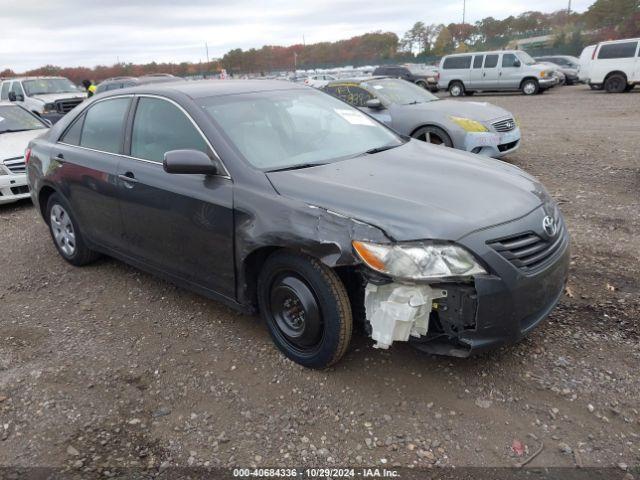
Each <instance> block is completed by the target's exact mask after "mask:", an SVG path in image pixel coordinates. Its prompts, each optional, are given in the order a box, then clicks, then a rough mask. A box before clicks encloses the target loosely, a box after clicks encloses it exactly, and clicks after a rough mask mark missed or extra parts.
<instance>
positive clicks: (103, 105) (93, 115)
mask: <svg viewBox="0 0 640 480" xmlns="http://www.w3.org/2000/svg"><path fill="white" fill-rule="evenodd" d="M130 102H131V99H130V98H129V97H125V98H114V99H109V100H103V101H101V102H98V103H96V104H94V105H93V106H92V107H90V108H89V110H88V111H87V113H86V114H85V119H84V126H83V128H82V135H81V137H80V146H82V147H86V148H92V149H94V150H99V151H101V152H108V153H121V152H122V140H123V134H124V119H125V117H126V115H127V110H128V109H129V103H130Z"/></svg>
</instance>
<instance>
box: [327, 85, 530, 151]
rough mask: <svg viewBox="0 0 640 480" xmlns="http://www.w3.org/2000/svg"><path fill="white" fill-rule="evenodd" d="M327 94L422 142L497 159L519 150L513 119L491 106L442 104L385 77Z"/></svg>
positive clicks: (333, 87)
mask: <svg viewBox="0 0 640 480" xmlns="http://www.w3.org/2000/svg"><path fill="white" fill-rule="evenodd" d="M324 90H325V91H326V92H327V93H329V94H331V95H333V96H335V97H338V98H340V99H342V100H344V101H345V102H347V103H349V104H351V105H353V106H355V107H358V108H360V109H361V110H362V111H364V112H366V113H368V114H369V115H371V116H372V117H374V118H376V119H377V120H379V121H380V122H382V123H384V124H386V125H388V126H389V127H391V128H392V129H394V130H395V131H397V132H398V133H401V134H403V135H407V136H411V137H413V138H417V139H419V140H424V141H427V142H430V143H435V144H441V145H444V146H447V147H453V148H457V149H460V150H465V151H468V152H472V153H478V154H481V155H487V156H490V157H494V158H498V157H502V156H504V155H507V154H509V153H511V152H513V151H515V150H516V149H517V148H518V147H519V146H520V129H519V127H518V124H517V122H516V120H515V118H514V116H513V115H512V114H511V113H510V112H509V111H507V110H505V109H503V108H500V107H497V106H495V105H492V104H490V103H487V102H463V101H459V100H440V99H439V98H438V97H436V96H435V95H433V94H431V93H429V92H428V91H426V90H424V89H422V88H420V87H417V86H416V85H414V84H412V83H410V82H406V81H404V80H399V79H395V78H386V77H368V78H358V79H350V80H338V81H335V82H330V83H329V84H328V85H327V86H325V87H324Z"/></svg>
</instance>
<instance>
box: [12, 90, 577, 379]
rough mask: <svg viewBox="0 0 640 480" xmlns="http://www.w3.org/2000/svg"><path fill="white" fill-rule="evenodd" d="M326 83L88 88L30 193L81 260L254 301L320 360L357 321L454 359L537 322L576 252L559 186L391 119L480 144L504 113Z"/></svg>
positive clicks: (69, 253)
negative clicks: (438, 128)
mask: <svg viewBox="0 0 640 480" xmlns="http://www.w3.org/2000/svg"><path fill="white" fill-rule="evenodd" d="M345 86H348V87H349V88H353V90H349V91H348V92H350V93H348V95H347V96H344V95H343V94H344V93H345V92H346V91H345V92H343V91H342V90H340V88H341V87H345ZM327 88H329V89H331V88H334V91H332V92H331V91H330V93H333V94H334V95H336V96H337V97H339V98H342V99H343V100H344V101H342V100H340V99H339V98H334V97H332V96H331V95H328V94H327V93H324V92H321V91H318V90H316V89H312V88H308V87H306V86H303V85H297V84H294V83H288V82H281V81H266V80H265V81H257V80H254V81H251V80H247V81H243V80H238V81H233V82H224V81H199V82H174V83H171V84H169V83H165V84H148V85H140V86H137V87H134V88H129V89H126V90H116V91H112V92H106V93H104V94H101V95H97V96H94V97H92V98H91V99H89V100H88V101H87V102H84V103H82V104H81V105H79V106H78V107H77V108H75V109H74V110H72V111H71V112H70V113H69V114H68V115H67V116H65V117H64V118H63V119H62V120H61V121H60V122H58V123H56V124H55V125H54V126H53V127H52V128H51V129H49V130H48V131H47V132H46V133H45V134H44V135H42V136H39V137H37V138H35V139H33V140H31V142H30V143H29V146H28V149H27V151H26V157H25V161H26V162H27V174H28V182H29V186H30V187H31V197H32V200H33V203H34V205H35V206H36V208H37V209H38V211H39V212H40V214H41V215H42V218H43V219H44V221H45V223H46V224H47V226H48V228H49V229H50V233H51V238H52V241H53V244H54V245H55V247H56V249H57V250H58V252H59V254H60V255H61V257H62V258H64V259H65V260H66V261H68V262H69V263H71V264H73V265H77V266H81V265H85V264H88V263H90V262H92V261H94V260H95V259H97V258H98V257H99V256H100V255H105V254H106V255H110V256H113V257H115V258H119V259H121V260H122V261H125V262H127V263H130V264H132V265H134V266H136V267H138V268H141V269H144V270H148V271H150V272H152V273H155V274H158V275H161V276H163V277H164V278H167V279H169V280H171V281H173V282H175V283H177V284H179V285H182V286H184V287H187V288H190V289H193V290H195V291H197V292H199V293H201V294H203V295H206V296H209V297H211V298H214V299H217V300H219V301H222V302H225V303H226V304H228V305H230V306H232V307H234V308H237V309H239V310H241V311H244V312H250V313H251V312H259V313H260V315H261V316H262V318H263V319H264V322H265V323H266V325H267V327H268V329H269V332H270V334H271V336H272V338H273V341H274V343H275V344H276V345H277V347H278V348H279V349H280V350H281V351H282V352H283V353H284V354H285V355H286V356H287V357H289V358H290V359H292V360H293V361H295V362H298V363H299V364H301V365H304V366H306V367H311V368H324V367H327V366H329V365H332V364H334V363H336V362H337V361H338V360H339V359H340V358H341V357H342V355H343V354H344V353H345V352H346V350H347V348H348V346H349V342H350V338H351V333H352V330H353V328H354V324H356V325H361V326H362V330H363V331H365V332H367V333H368V334H369V335H370V337H371V338H372V340H373V341H374V342H375V346H376V347H378V348H389V347H390V346H391V345H392V344H393V343H394V342H400V341H401V342H410V343H411V344H412V345H415V346H416V347H417V348H420V349H422V350H425V351H428V352H433V353H440V354H448V355H456V356H468V355H471V354H473V353H476V352H481V351H485V350H487V349H490V348H495V347H497V346H499V345H503V344H508V343H513V342H516V341H518V340H520V339H521V338H522V337H524V336H525V335H526V334H527V333H529V332H530V331H531V330H532V329H533V328H535V327H536V325H538V324H539V323H540V322H541V321H542V320H543V319H544V318H545V317H546V316H547V315H548V314H549V312H550V311H551V310H552V309H553V308H554V306H555V304H556V303H557V302H558V299H559V298H560V296H561V295H562V292H563V289H564V284H565V281H566V278H567V269H568V263H569V238H568V234H567V230H566V228H565V226H564V222H563V219H562V215H561V214H560V212H559V210H558V208H557V206H556V204H555V203H554V201H553V200H552V198H551V197H550V196H549V194H548V193H547V191H546V190H545V188H544V187H543V186H542V185H541V184H540V183H539V182H538V181H537V180H536V179H535V178H533V177H531V176H530V175H528V174H527V173H525V172H523V171H522V170H520V169H518V168H516V167H514V166H511V165H509V164H507V163H504V162H499V161H496V160H493V159H489V158H486V157H483V156H481V155H473V154H470V153H468V152H464V151H460V150H455V149H452V148H443V146H441V145H433V144H429V143H427V142H424V141H420V140H419V139H416V138H411V137H408V136H404V135H401V134H399V133H398V132H396V131H395V130H394V129H398V130H402V131H408V130H407V129H411V128H412V125H413V124H415V125H417V124H418V123H420V120H416V119H417V118H422V117H425V118H426V117H427V116H431V117H430V118H434V119H438V118H439V119H441V121H442V122H447V123H446V125H445V124H444V123H443V127H444V128H448V129H450V130H449V131H450V132H451V137H450V140H451V141H452V143H453V145H454V146H459V147H460V146H462V148H464V149H465V150H466V149H468V145H469V142H472V141H475V139H477V138H485V137H487V138H489V140H487V143H489V144H490V145H493V144H492V143H491V142H493V138H491V137H493V136H502V135H503V132H502V131H501V130H500V129H501V128H502V126H498V125H496V123H495V121H496V120H505V121H508V122H512V118H511V116H510V114H509V113H508V112H506V111H503V110H501V109H497V108H493V107H486V108H484V109H483V108H481V107H480V106H479V105H476V104H473V103H471V104H469V103H463V102H455V101H445V100H435V99H434V98H433V96H432V95H430V94H429V92H427V91H426V90H424V89H422V88H420V87H418V86H416V85H412V84H410V83H408V82H405V81H402V80H398V79H392V78H372V79H368V80H366V81H361V80H354V81H353V82H346V84H345V83H343V84H342V85H340V84H339V83H338V82H335V83H331V84H329V85H327ZM355 100H357V101H355ZM361 101H363V103H359V102H361ZM352 105H356V106H358V107H359V108H361V109H362V110H364V111H362V110H360V109H358V108H356V107H354V106H352ZM14 108H16V107H15V106H14ZM18 108H19V107H18ZM365 111H366V112H368V113H369V114H367V113H365ZM25 114H28V113H27V112H25ZM386 114H388V115H389V116H390V117H391V118H390V119H389V120H385V119H382V120H381V121H378V120H377V119H379V118H381V115H386ZM414 114H415V119H414V120H412V122H413V124H412V123H411V122H409V121H408V120H406V121H405V120H401V119H402V118H403V117H406V118H407V119H411V118H414ZM446 117H449V118H448V119H447V118H446ZM34 120H37V119H35V117H34ZM434 121H435V120H434ZM403 122H404V123H403ZM387 125H391V126H393V127H394V129H391V128H389V126H387ZM444 128H443V130H444ZM508 128H509V129H510V130H509V132H505V134H509V133H510V132H516V133H512V135H514V136H513V138H518V136H519V133H518V131H517V126H515V125H511V124H509V126H508ZM456 129H459V130H460V132H458V131H457V130H456ZM486 130H489V131H488V132H487V131H486ZM462 132H464V133H462ZM431 133H433V132H425V134H424V135H425V136H424V138H422V139H427V134H431ZM458 136H460V138H458ZM444 138H445V137H444V136H442V137H441V139H444ZM457 142H461V143H459V144H457ZM443 143H445V142H443ZM477 145H478V146H481V147H483V148H484V146H485V145H484V144H483V143H482V142H481V143H478V144H477ZM492 148H493V147H492ZM498 150H499V149H498ZM489 153H490V152H489Z"/></svg>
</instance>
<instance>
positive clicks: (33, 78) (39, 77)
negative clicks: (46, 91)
mask: <svg viewBox="0 0 640 480" xmlns="http://www.w3.org/2000/svg"><path fill="white" fill-rule="evenodd" d="M63 78H64V79H67V77H61V76H56V75H42V76H36V77H13V78H5V79H4V80H3V81H5V82H8V81H11V80H20V81H22V80H57V79H63Z"/></svg>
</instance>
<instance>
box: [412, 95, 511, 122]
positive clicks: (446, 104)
mask: <svg viewBox="0 0 640 480" xmlns="http://www.w3.org/2000/svg"><path fill="white" fill-rule="evenodd" d="M401 108H403V109H404V108H406V109H408V110H409V111H412V112H419V111H424V112H440V113H442V114H443V115H454V116H456V117H464V118H470V119H472V120H477V121H480V122H487V121H490V120H495V119H497V118H504V117H513V115H512V114H511V113H510V112H509V111H508V110H505V109H504V108H501V107H497V106H495V105H492V104H490V103H487V102H466V101H460V100H434V101H433V102H427V103H417V104H415V105H402V106H401Z"/></svg>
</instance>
